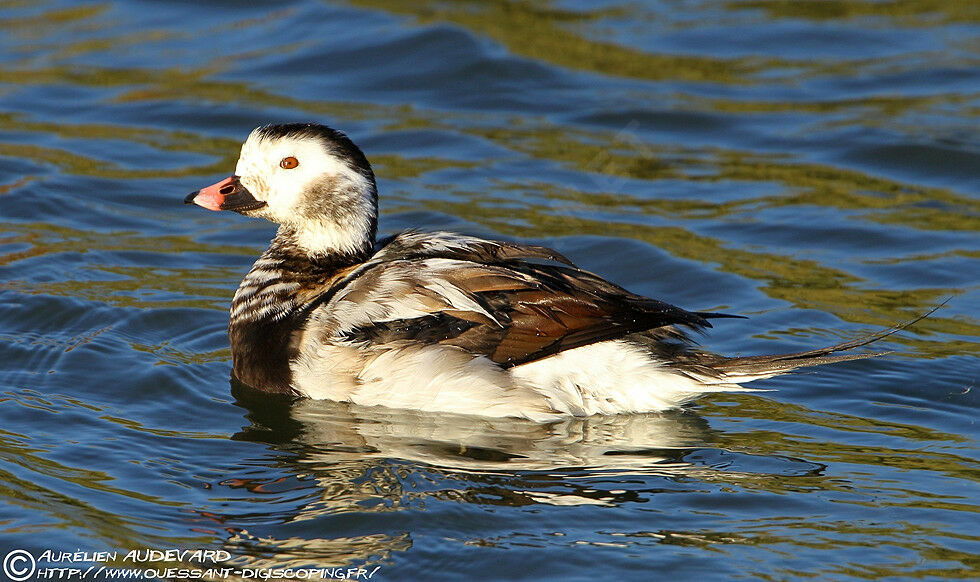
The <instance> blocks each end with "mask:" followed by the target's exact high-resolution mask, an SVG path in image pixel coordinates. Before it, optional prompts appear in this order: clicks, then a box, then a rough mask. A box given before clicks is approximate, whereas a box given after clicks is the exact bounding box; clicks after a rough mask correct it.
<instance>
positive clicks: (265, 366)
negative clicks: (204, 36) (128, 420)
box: [185, 124, 904, 420]
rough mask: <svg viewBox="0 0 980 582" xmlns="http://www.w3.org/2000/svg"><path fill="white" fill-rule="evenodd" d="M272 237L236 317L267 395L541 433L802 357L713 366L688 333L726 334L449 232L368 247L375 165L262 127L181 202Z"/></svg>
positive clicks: (321, 137) (239, 367)
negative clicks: (490, 421) (523, 422)
mask: <svg viewBox="0 0 980 582" xmlns="http://www.w3.org/2000/svg"><path fill="white" fill-rule="evenodd" d="M185 202H186V203H193V204H197V205H199V206H202V207H204V208H207V209H209V210H230V211H234V212H238V213H240V214H243V215H246V216H254V217H259V218H265V219H268V220H271V221H273V222H275V223H278V224H279V229H278V231H277V232H276V236H275V238H273V239H272V242H271V244H270V246H269V248H268V250H266V251H265V252H264V253H262V255H261V256H260V257H259V259H258V260H257V261H256V262H255V264H254V265H253V266H252V269H251V270H250V271H249V272H248V274H247V275H246V276H245V279H244V280H243V281H242V283H241V285H240V286H239V288H238V291H237V292H236V293H235V297H234V299H233V300H232V303H231V319H230V324H229V338H230V340H231V349H232V359H233V374H234V376H235V377H236V378H237V379H238V380H240V381H241V382H244V383H245V384H247V385H249V386H251V387H253V388H255V389H258V390H261V391H266V392H273V393H283V394H290V395H296V396H306V397H309V398H315V399H329V400H336V401H349V402H353V403H356V404H361V405H384V406H387V407H391V408H407V409H416V410H424V411H440V412H452V413H463V414H476V415H483V416H494V417H505V416H516V417H526V418H530V419H535V420H548V419H554V418H557V417H561V416H567V415H574V416H589V415H594V414H619V413H636V412H652V411H660V410H665V409H669V408H675V407H679V406H681V405H683V404H685V403H687V402H690V401H691V400H693V399H695V398H697V397H698V396H701V395H704V394H706V393H710V392H721V391H741V390H747V389H746V388H743V387H742V386H741V384H742V383H744V382H749V381H752V380H757V379H761V378H769V377H772V376H775V375H779V374H783V373H786V372H789V371H791V370H794V369H796V368H799V367H803V366H814V365H819V364H826V363H830V362H839V361H844V360H853V359H859V358H866V357H870V356H874V355H878V354H875V353H846V354H836V355H832V354H834V353H835V352H841V351H844V350H849V349H851V348H855V347H858V346H862V345H866V344H868V343H871V342H872V341H875V340H877V339H880V338H881V337H884V336H885V335H888V334H889V333H892V332H893V331H895V330H896V329H899V328H901V327H904V326H899V328H893V329H890V330H886V331H884V332H880V333H877V334H874V335H871V336H867V337H864V338H861V339H858V340H854V341H851V342H846V343H842V344H838V345H834V346H830V347H826V348H821V349H816V350H812V351H807V352H801V353H794V354H783V355H767V356H751V357H725V356H721V355H717V354H713V353H710V352H707V351H704V350H702V349H699V348H697V347H696V345H695V344H694V342H693V341H692V340H691V338H690V335H689V332H691V331H702V330H704V329H705V328H708V327H711V324H710V322H709V320H711V319H717V318H720V317H731V316H727V315H724V314H720V313H708V312H700V311H686V310H684V309H681V308H679V307H675V306H673V305H670V304H667V303H664V302H662V301H658V300H656V299H650V298H648V297H643V296H641V295H637V294H634V293H631V292H629V291H627V290H626V289H623V288H622V287H619V286H617V285H615V284H613V283H610V282H609V281H606V280H605V279H603V278H601V277H599V276H598V275H595V274H593V273H590V272H588V271H585V270H582V269H579V268H578V267H576V266H575V265H574V264H573V263H572V262H571V261H569V260H568V259H567V258H565V257H564V256H562V255H561V254H559V253H558V252H556V251H553V250H551V249H548V248H543V247H540V246H532V245H526V244H518V243H511V242H500V241H493V240H485V239H482V238H476V237H472V236H464V235H460V234H453V233H448V232H428V233H423V232H418V231H406V232H401V233H398V234H395V235H393V236H389V237H387V238H383V239H381V240H377V241H376V239H375V236H376V232H377V225H378V193H377V187H376V185H375V179H374V173H373V171H372V170H371V165H370V164H369V163H368V160H367V159H366V158H365V156H364V154H363V153H362V152H361V150H360V149H359V148H358V147H357V146H356V145H354V143H353V142H352V141H351V140H350V139H349V138H348V137H347V136H346V135H344V134H343V133H341V132H340V131H337V130H334V129H331V128H329V127H326V126H324V125H318V124H284V125H267V126H264V127H259V128H257V129H255V130H254V131H253V132H252V133H251V134H250V135H249V136H248V139H247V140H246V141H245V143H244V145H243V146H242V151H241V157H240V158H239V160H238V164H237V166H236V168H235V175H233V176H231V177H229V178H225V179H224V180H221V181H220V182H218V183H216V184H214V185H211V186H208V187H206V188H203V189H201V190H198V191H196V192H192V193H191V194H190V195H188V196H187V197H186V198H185Z"/></svg>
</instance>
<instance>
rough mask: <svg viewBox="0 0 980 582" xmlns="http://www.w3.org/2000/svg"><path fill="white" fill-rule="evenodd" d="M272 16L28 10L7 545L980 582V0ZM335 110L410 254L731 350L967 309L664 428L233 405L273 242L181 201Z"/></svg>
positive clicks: (635, 576)
mask: <svg viewBox="0 0 980 582" xmlns="http://www.w3.org/2000/svg"><path fill="white" fill-rule="evenodd" d="M254 4H255V5H254V6H253V5H246V3H238V2H220V1H198V2H167V3H163V2H149V1H145V2H140V1H131V2H122V1H118V2H109V1H106V2H68V1H64V2H60V1H43V0H42V1H40V2H31V3H28V2H19V1H16V0H13V1H3V2H0V496H2V497H0V499H2V501H3V502H2V503H0V556H4V557H7V556H10V554H9V553H10V552H12V551H13V550H16V549H22V550H25V551H27V552H30V553H31V554H32V555H33V556H35V557H37V558H38V560H37V566H38V567H40V568H45V567H65V566H66V565H67V564H65V563H64V562H63V561H62V562H57V561H55V560H54V559H52V558H51V556H50V555H48V557H47V558H45V557H44V556H43V552H44V551H45V550H52V551H53V552H61V551H67V552H74V551H76V550H79V551H84V552H97V551H106V552H117V553H118V556H117V559H116V560H115V561H112V560H111V559H106V558H105V557H102V558H98V559H96V557H95V556H89V558H91V559H90V560H88V561H85V562H84V563H83V564H82V567H83V569H84V568H88V567H91V566H94V567H96V570H98V568H100V567H106V566H108V567H116V566H118V567H126V566H132V565H133V563H132V562H129V563H127V562H126V561H125V560H124V559H123V556H124V554H125V553H126V552H128V551H129V550H131V549H158V550H166V549H187V548H197V549H209V550H222V551H225V552H227V553H228V556H226V557H224V558H223V559H221V560H219V563H217V564H214V563H208V564H204V565H205V566H208V565H209V566H218V567H220V566H224V567H230V568H232V569H235V570H241V569H243V568H251V569H253V570H261V569H263V568H287V567H293V568H314V567H315V568H328V567H342V568H348V567H352V568H364V570H365V571H366V572H370V573H371V575H372V579H373V580H418V579H437V580H536V581H540V580H562V581H564V580H596V579H610V580H644V581H645V580H657V579H670V580H682V579H695V578H696V579H698V580H729V579H733V578H748V579H766V580H797V579H801V580H802V579H812V578H817V579H839V580H861V579H871V578H888V579H937V578H978V577H980V525H978V524H980V518H978V513H980V503H978V499H980V487H978V481H980V452H978V446H977V445H978V440H980V428H978V426H977V424H976V421H977V418H978V411H980V398H978V395H980V387H978V385H977V378H978V376H980V366H978V346H980V320H978V317H977V314H978V312H980V236H978V232H980V199H978V190H980V188H978V187H980V142H978V133H977V128H978V126H980V124H978V117H980V113H978V112H980V108H978V105H980V59H978V58H977V43H976V38H977V33H978V28H980V27H978V22H980V12H978V9H977V5H976V3H975V2H972V1H968V0H964V1H956V0H950V1H947V2H942V3H937V2H931V1H928V0H909V1H904V2H898V1H895V2H865V1H859V0H839V1H834V2H781V1H775V0H756V1H752V2H708V1H697V0H695V1H693V2H684V3H675V2H614V1H609V2H602V3H597V2H584V1H568V2H557V1H555V2H521V1H517V0H496V1H489V0H488V1H486V2H480V1H476V0H466V1H459V2H435V1H432V2H427V1H410V2H397V3H388V2H372V1H370V0H366V1H359V0H352V1H350V2H339V3H333V2H316V1H313V0H296V1H293V2H283V3H254ZM309 120H312V121H318V122H322V123H327V124H329V125H332V126H334V127H337V128H339V129H342V130H344V131H346V132H347V133H348V134H349V135H350V136H351V137H352V138H353V139H354V140H355V141H356V142H357V143H358V144H359V145H360V146H361V147H362V148H363V149H364V151H365V152H366V154H367V155H368V157H369V159H370V160H371V161H372V163H373V164H374V166H375V170H376V172H377V174H378V178H379V187H380V190H381V195H382V202H381V205H382V207H381V210H382V219H381V230H382V231H383V232H386V233H387V232H393V231H396V230H399V229H403V228H407V227H419V228H424V229H451V230H458V231H464V232H467V233H472V234H478V235H485V236H493V237H500V238H507V239H514V240H520V241H526V242H531V243H535V244H545V245H549V246H552V247H554V248H556V249H557V250H559V251H560V252H562V253H563V254H565V255H567V256H569V257H571V258H573V259H574V260H575V261H576V262H578V263H579V264H581V265H582V266H584V267H585V268H588V269H590V270H593V271H596V272H599V273H602V274H603V275H605V276H607V277H609V278H610V279H611V280H613V281H615V282H617V283H619V284H622V285H624V286H626V287H628V288H630V289H631V290H633V291H635V292H638V293H643V294H646V295H650V296H653V297H658V298H661V299H664V300H667V301H670V302H672V303H675V304H678V305H680V306H682V307H686V308H689V309H699V310H725V311H728V312H732V313H737V314H741V315H746V316H749V319H746V320H724V321H719V322H717V324H716V326H715V328H714V329H713V330H711V333H710V334H709V335H708V336H706V337H705V338H703V340H702V341H703V344H704V345H705V347H707V348H709V349H711V350H714V351H717V352H721V353H726V354H759V353H767V352H779V351H793V350H803V349H810V348H814V347H818V346H821V345H825V344H829V343H834V342H837V341H842V340H846V339H849V338H854V337H856V336H858V335H860V334H863V333H868V332H871V331H875V330H878V329H881V328H882V327H886V326H889V325H892V324H894V323H897V322H899V321H903V320H907V319H910V318H912V317H914V316H915V315H917V314H920V313H923V312H925V311H927V310H928V309H930V308H931V307H933V306H935V305H937V304H939V303H940V302H942V301H943V300H945V299H946V298H949V302H948V303H947V304H946V305H945V306H944V307H942V308H941V309H940V310H939V311H938V312H936V313H935V314H934V315H932V316H931V317H929V318H928V319H926V320H924V321H922V322H919V323H917V324H916V325H915V326H914V327H912V328H910V329H908V330H906V331H904V332H902V333H900V334H899V335H896V336H893V337H890V338H888V339H887V340H885V341H883V342H881V344H880V345H881V347H882V348H885V349H887V350H892V351H893V352H894V353H893V354H891V355H889V356H886V357H883V358H878V359H873V360H862V361H855V362H848V363H843V364H839V365H835V366H832V367H826V368H822V369H820V370H819V371H814V372H813V373H805V374H797V375H793V376H789V377H782V378H776V379H772V380H767V381H763V382H758V383H756V384H755V385H754V386H756V387H759V388H765V389H768V390H771V391H769V392H759V393H751V394H740V395H718V396H712V397H708V398H705V399H703V400H701V401H700V402H699V403H697V404H696V405H694V406H691V407H690V408H689V409H687V410H684V411H674V412H669V413H665V414H649V415H637V416H622V417H608V418H589V419H575V420H568V421H566V422H560V423H556V424H551V425H537V424H534V423H530V422H522V421H516V420H481V419H474V418H462V417H451V416H439V415H423V414H416V413H410V412H396V411H388V410H381V409H372V408H357V407H353V406H347V405H341V404H335V403H328V402H311V401H306V402H298V403H295V404H289V403H283V402H268V401H251V400H250V401H248V402H240V401H237V400H236V398H235V397H234V396H233V395H232V386H231V385H230V382H229V380H230V352H229V349H228V338H227V335H226V331H225V330H226V326H227V323H228V312H227V308H228V304H229V301H230V299H231V297H232V294H233V292H234V290H235V288H236V286H237V285H238V282H239V281H240V280H241V277H242V276H243V274H244V273H245V271H246V270H247V269H248V267H249V266H250V264H251V262H252V261H253V260H254V258H255V257H256V256H257V255H258V253H260V252H261V251H262V249H264V247H265V245H266V244H267V242H268V240H269V238H270V237H271V236H272V233H273V232H274V227H273V226H272V225H271V224H268V223H263V222H259V221H252V220H248V219H245V218H243V217H240V216H237V215H229V214H228V213H209V212H205V211H203V210H201V209H199V208H190V207H185V206H184V205H183V204H182V199H183V197H184V195H185V194H186V193H187V192H189V191H191V190H194V189H197V188H199V187H201V186H203V185H207V184H211V183H213V182H215V181H216V180H218V179H220V178H222V177H224V176H227V175H228V174H230V173H231V172H232V170H233V168H234V163H235V160H236V159H237V155H238V147H239V144H240V143H241V141H242V140H243V139H244V137H245V136H246V135H247V133H248V132H249V131H250V130H251V129H252V128H253V127H255V126H257V125H260V124H264V123H269V122H284V121H309ZM11 560H12V558H11ZM21 564H22V563H11V567H14V568H16V567H19V566H20V565H21ZM182 564H183V565H184V566H186V567H191V566H195V567H197V566H201V564H197V565H195V564H190V565H188V564H186V563H182V562H180V561H168V560H162V561H157V562H154V563H152V564H149V563H142V564H139V565H141V566H142V567H151V566H152V567H164V566H171V567H175V566H178V565H182ZM17 571H19V570H17ZM17 571H14V574H16V572H17ZM264 572H266V573H268V570H264ZM8 574H9V573H8ZM152 575H153V574H147V575H146V577H147V578H148V579H149V578H151V577H152ZM333 575H334V576H336V575H337V574H336V573H334V574H333ZM0 576H2V575H0ZM243 577H245V578H248V577H249V576H247V575H245V576H242V575H240V574H233V575H232V576H231V577H230V578H226V579H241V578H243ZM253 577H254V576H253ZM76 579H79V578H76ZM88 579H95V578H94V574H92V575H90V576H89V577H88ZM214 579H222V578H220V577H218V578H214Z"/></svg>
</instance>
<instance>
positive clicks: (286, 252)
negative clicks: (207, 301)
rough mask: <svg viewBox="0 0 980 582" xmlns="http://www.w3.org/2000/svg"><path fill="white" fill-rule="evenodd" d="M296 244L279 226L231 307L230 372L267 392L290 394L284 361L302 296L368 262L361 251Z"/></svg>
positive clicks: (290, 351) (291, 350) (289, 355)
mask: <svg viewBox="0 0 980 582" xmlns="http://www.w3.org/2000/svg"><path fill="white" fill-rule="evenodd" d="M298 243H299V241H298V240H297V238H296V236H295V233H293V232H291V231H289V230H288V229H287V230H285V231H284V229H282V228H280V230H279V233H278V234H277V235H276V237H275V238H274V239H273V240H272V244H270V245H269V248H268V249H267V250H266V251H265V252H264V253H262V256H260V257H259V259H258V260H257V261H255V264H254V265H252V269H251V270H250V271H249V272H248V274H247V275H246V276H245V279H244V280H242V283H241V285H239V287H238V291H236V292H235V298H234V299H233V300H232V303H231V320H230V321H229V325H228V335H229V339H230V340H231V351H232V361H233V373H234V375H235V377H236V378H237V379H238V380H240V381H242V382H244V383H245V384H248V385H250V386H252V387H255V388H258V389H261V390H264V391H268V392H281V393H284V394H291V393H292V388H291V371H290V368H289V362H290V361H292V360H293V359H294V358H295V357H296V349H297V347H296V341H297V340H296V332H297V330H301V329H302V328H303V321H302V320H303V317H304V313H305V312H304V309H303V307H304V299H303V298H304V297H305V298H306V301H309V300H310V298H312V297H315V296H316V294H317V290H318V289H320V288H322V287H323V286H324V285H326V284H327V282H328V281H330V280H331V278H333V277H335V276H336V275H337V273H338V271H340V270H341V269H344V268H346V267H350V266H351V265H355V264H358V263H361V262H363V261H365V260H366V259H367V258H368V251H367V250H365V249H362V250H361V251H360V252H357V253H339V252H333V253H309V252H308V251H307V249H305V248H302V247H301V246H300V245H299V244H298Z"/></svg>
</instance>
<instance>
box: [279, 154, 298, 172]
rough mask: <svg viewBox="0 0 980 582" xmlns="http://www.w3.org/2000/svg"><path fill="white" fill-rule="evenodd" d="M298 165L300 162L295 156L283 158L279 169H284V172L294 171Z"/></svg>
mask: <svg viewBox="0 0 980 582" xmlns="http://www.w3.org/2000/svg"><path fill="white" fill-rule="evenodd" d="M298 165H299V160H297V159H296V158H294V157H293V156H289V157H288V158H283V159H282V161H280V162H279V167H280V168H283V169H284V170H292V169H293V168H295V167H296V166H298Z"/></svg>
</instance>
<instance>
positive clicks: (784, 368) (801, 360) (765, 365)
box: [713, 299, 949, 382]
mask: <svg viewBox="0 0 980 582" xmlns="http://www.w3.org/2000/svg"><path fill="white" fill-rule="evenodd" d="M948 301H949V299H946V301H943V302H942V303H940V304H939V305H937V306H935V307H933V308H932V309H930V310H929V311H927V312H926V313H924V314H922V315H920V316H918V317H916V318H915V319H910V320H909V321H906V322H904V323H900V324H898V325H896V326H894V327H891V328H888V329H885V330H882V331H879V332H876V333H873V334H870V335H866V336H862V337H859V338H857V339H854V340H851V341H847V342H843V343H839V344H834V345H832V346H828V347H825V348H818V349H815V350H809V351H806V352H796V353H791V354H774V355H768V356H746V357H740V358H726V359H725V360H724V361H722V362H719V363H717V364H715V365H714V366H713V367H714V368H715V369H716V370H718V371H719V372H721V373H722V374H723V375H724V377H725V378H726V379H727V380H729V381H732V382H750V381H752V380H758V379H762V378H769V377H772V376H776V375H779V374H784V373H786V372H790V371H792V370H795V369H797V368H804V367H809V366H820V365H823V364H831V363H834V362H846V361H848V360H862V359H865V358H874V357H877V356H882V355H885V354H888V353H891V352H888V351H883V352H861V353H851V354H838V355H831V354H835V353H837V352H843V351H847V350H851V349H854V348H859V347H861V346H866V345H868V344H871V343H874V342H876V341H878V340H880V339H883V338H886V337H888V336H890V335H892V334H893V333H896V332H899V331H902V330H903V329H905V328H907V327H909V326H910V325H912V324H914V323H916V322H918V321H921V320H923V319H925V318H926V317H929V316H930V315H932V314H933V313H935V312H936V310H937V309H939V308H940V307H942V306H943V305H946V303H947V302H948Z"/></svg>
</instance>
